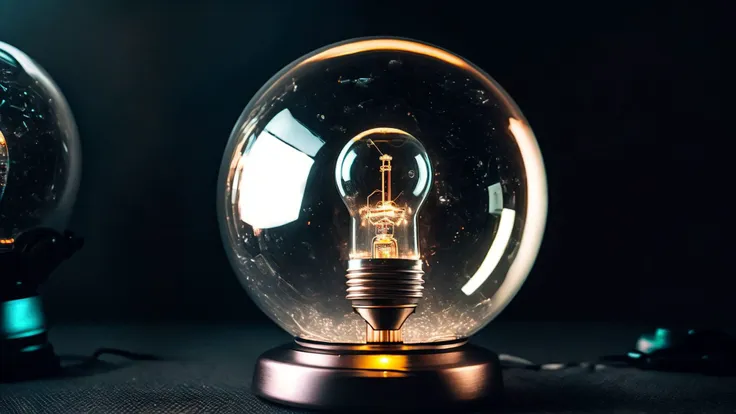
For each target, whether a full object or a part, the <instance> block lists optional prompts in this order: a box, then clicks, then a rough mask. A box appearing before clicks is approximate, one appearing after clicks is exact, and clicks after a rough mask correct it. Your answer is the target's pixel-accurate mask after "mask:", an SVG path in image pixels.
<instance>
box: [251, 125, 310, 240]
mask: <svg viewBox="0 0 736 414" xmlns="http://www.w3.org/2000/svg"><path fill="white" fill-rule="evenodd" d="M243 158H244V159H243V160H242V171H241V172H240V182H239V183H238V186H239V189H240V192H239V194H238V201H237V202H238V208H239V209H240V217H241V219H242V220H243V221H244V222H246V223H248V224H250V225H251V226H253V227H254V228H260V229H269V228H274V227H279V226H283V225H284V224H288V223H291V222H292V221H295V220H296V219H298V218H299V212H300V211H301V206H302V199H303V198H304V190H305V188H306V186H307V179H308V177H309V171H310V170H311V168H312V164H314V160H313V159H312V158H310V157H309V156H308V155H306V154H304V153H302V152H300V151H298V150H296V149H294V148H293V147H291V146H289V145H287V144H285V143H284V142H282V141H280V140H278V139H276V138H274V137H273V136H271V135H270V134H269V133H267V132H263V133H261V135H260V136H259V137H258V138H257V139H256V141H255V142H254V143H253V146H252V147H251V148H250V150H249V151H248V153H247V154H245V155H244V156H243Z"/></svg>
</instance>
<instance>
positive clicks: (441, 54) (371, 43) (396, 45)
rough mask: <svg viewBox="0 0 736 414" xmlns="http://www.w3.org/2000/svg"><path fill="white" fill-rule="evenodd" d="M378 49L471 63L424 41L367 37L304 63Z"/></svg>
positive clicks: (462, 64) (460, 64)
mask: <svg viewBox="0 0 736 414" xmlns="http://www.w3.org/2000/svg"><path fill="white" fill-rule="evenodd" d="M378 50H391V51H393V50H396V51H403V52H411V53H416V54H418V55H427V56H431V57H433V58H435V59H439V60H442V61H444V62H447V63H449V64H451V65H453V66H458V67H461V68H465V69H468V68H469V67H470V65H469V64H468V63H467V62H466V61H464V60H463V59H461V58H459V57H457V56H455V55H453V54H451V53H450V52H447V51H445V50H442V49H440V48H437V47H434V46H429V45H425V44H422V43H417V42H412V41H411V40H402V39H366V40H359V41H357V42H352V43H347V44H344V45H339V46H335V47H332V48H329V49H327V50H325V51H323V52H321V53H317V54H316V55H314V56H312V57H310V58H307V59H306V60H305V61H304V63H311V62H318V61H321V60H326V59H331V58H335V57H340V56H347V55H354V54H356V53H361V52H367V51H378Z"/></svg>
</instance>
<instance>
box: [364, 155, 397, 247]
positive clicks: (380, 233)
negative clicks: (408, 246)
mask: <svg viewBox="0 0 736 414" xmlns="http://www.w3.org/2000/svg"><path fill="white" fill-rule="evenodd" d="M378 159H379V160H380V161H381V166H380V168H379V172H380V173H381V189H380V190H374V191H373V192H372V193H371V194H370V195H368V197H367V198H366V202H365V205H364V206H363V207H361V208H360V210H358V211H359V214H360V218H361V225H363V226H364V225H366V223H370V225H371V226H373V228H374V229H375V232H376V235H375V237H373V248H372V256H373V258H375V259H395V258H398V257H399V244H398V242H397V241H396V239H395V238H394V228H395V227H396V226H399V225H401V224H402V223H406V209H405V208H401V207H399V206H398V205H397V204H396V202H395V200H393V199H391V161H392V160H393V158H392V157H391V156H390V155H388V154H381V156H380V157H379V158H378ZM377 194H380V195H381V200H380V201H377V202H375V203H373V202H372V201H371V198H373V197H374V196H375V195H377ZM399 195H401V194H399ZM397 198H398V197H397Z"/></svg>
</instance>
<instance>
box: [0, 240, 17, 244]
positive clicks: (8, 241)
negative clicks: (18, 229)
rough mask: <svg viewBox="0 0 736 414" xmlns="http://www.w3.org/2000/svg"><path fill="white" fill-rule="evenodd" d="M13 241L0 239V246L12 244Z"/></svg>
mask: <svg viewBox="0 0 736 414" xmlns="http://www.w3.org/2000/svg"><path fill="white" fill-rule="evenodd" d="M13 243H15V239H0V244H13Z"/></svg>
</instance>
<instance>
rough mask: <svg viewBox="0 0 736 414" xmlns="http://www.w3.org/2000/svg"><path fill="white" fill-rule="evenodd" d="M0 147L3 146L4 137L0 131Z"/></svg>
mask: <svg viewBox="0 0 736 414" xmlns="http://www.w3.org/2000/svg"><path fill="white" fill-rule="evenodd" d="M0 145H2V146H5V136H4V135H3V133H2V131H0Z"/></svg>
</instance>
